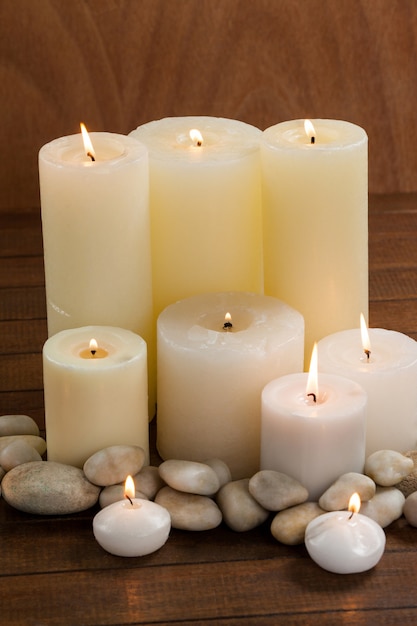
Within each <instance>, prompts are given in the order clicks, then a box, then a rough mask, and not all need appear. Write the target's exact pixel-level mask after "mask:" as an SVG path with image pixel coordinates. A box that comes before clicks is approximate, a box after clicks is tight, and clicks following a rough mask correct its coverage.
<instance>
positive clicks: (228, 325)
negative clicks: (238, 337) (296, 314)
mask: <svg viewBox="0 0 417 626" xmlns="http://www.w3.org/2000/svg"><path fill="white" fill-rule="evenodd" d="M232 328H233V324H232V322H225V323H224V324H223V330H227V331H229V330H232Z"/></svg>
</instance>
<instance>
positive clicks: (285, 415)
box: [261, 346, 367, 500]
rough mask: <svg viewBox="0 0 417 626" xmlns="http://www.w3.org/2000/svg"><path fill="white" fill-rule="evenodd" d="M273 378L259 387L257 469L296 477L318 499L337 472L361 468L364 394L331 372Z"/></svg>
mask: <svg viewBox="0 0 417 626" xmlns="http://www.w3.org/2000/svg"><path fill="white" fill-rule="evenodd" d="M316 368H317V362H316V346H315V348H314V349H313V354H312V363H311V367H310V374H309V375H308V374H306V373H298V374H290V375H288V376H283V377H281V378H278V379H276V380H272V381H271V382H270V383H268V384H267V385H266V387H265V388H264V390H263V392H262V427H261V469H271V470H276V471H278V472H283V473H284V474H288V475H289V476H292V477H293V478H296V479H297V480H298V481H299V482H300V483H302V484H303V485H304V487H305V488H306V489H307V490H308V493H309V499H310V500H318V499H319V497H320V496H321V495H322V493H323V492H324V491H325V490H326V489H327V488H328V487H329V486H330V485H331V484H332V482H334V481H335V480H336V479H337V478H339V476H341V475H342V474H345V473H346V472H360V473H361V472H363V468H364V463H365V420H366V405H367V397H366V393H365V391H364V390H363V389H362V387H360V385H358V383H356V382H354V381H351V380H348V379H347V378H343V377H341V376H333V375H330V374H320V376H319V377H318V378H317V372H316V371H315V370H316Z"/></svg>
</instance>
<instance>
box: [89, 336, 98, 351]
mask: <svg viewBox="0 0 417 626" xmlns="http://www.w3.org/2000/svg"><path fill="white" fill-rule="evenodd" d="M89 348H90V352H91V354H92V355H94V354H95V353H96V352H97V348H98V343H97V341H96V340H95V339H90V344H89Z"/></svg>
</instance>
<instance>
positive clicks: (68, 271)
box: [39, 133, 156, 417]
mask: <svg viewBox="0 0 417 626" xmlns="http://www.w3.org/2000/svg"><path fill="white" fill-rule="evenodd" d="M90 138H91V141H92V144H93V147H94V150H95V153H96V157H95V158H96V160H95V161H94V162H93V161H91V159H90V158H89V157H88V156H87V155H86V151H85V149H84V146H83V142H82V137H81V133H80V134H77V135H72V136H69V137H61V138H59V139H55V140H54V141H51V142H50V143H48V144H46V145H45V146H43V147H42V148H41V150H40V152H39V178H40V194H41V207H42V231H43V242H44V256H45V286H46V299H47V317H48V334H49V336H51V335H53V334H55V333H56V332H59V331H61V330H65V329H68V328H75V327H79V326H87V325H89V324H100V325H106V326H116V327H121V328H126V329H128V330H131V331H132V332H135V333H137V334H139V335H140V336H142V337H143V338H144V339H145V341H146V342H147V344H148V358H149V387H150V389H149V406H150V412H151V417H153V415H154V409H155V377H156V374H155V349H156V348H155V331H154V328H153V309H152V275H151V252H150V223H149V177H148V156H147V150H146V148H145V146H143V145H141V144H140V143H139V142H138V141H136V140H135V139H133V138H132V137H125V136H123V135H116V134H113V133H90Z"/></svg>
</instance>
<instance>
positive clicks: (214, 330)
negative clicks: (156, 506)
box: [157, 292, 304, 479]
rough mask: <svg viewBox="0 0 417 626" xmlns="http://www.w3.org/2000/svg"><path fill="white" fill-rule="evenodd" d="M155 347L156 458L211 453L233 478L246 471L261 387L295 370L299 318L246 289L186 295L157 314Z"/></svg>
mask: <svg viewBox="0 0 417 626" xmlns="http://www.w3.org/2000/svg"><path fill="white" fill-rule="evenodd" d="M228 314H229V315H228ZM157 345H158V387H157V389H158V394H157V397H158V421H157V447H158V451H159V453H160V455H161V456H162V458H164V459H172V458H175V459H189V460H192V461H205V460H206V459H210V458H213V457H218V458H220V459H222V460H223V461H224V462H225V463H227V465H228V466H229V468H230V470H231V473H232V477H233V478H234V479H238V478H245V477H249V476H252V475H253V474H254V473H255V472H257V471H258V470H259V441H260V421H261V415H260V413H261V407H260V398H261V392H262V389H263V387H264V386H265V384H266V383H267V382H268V381H269V380H271V378H274V377H276V376H280V375H283V374H288V373H290V372H297V371H300V370H301V369H302V365H303V354H304V348H303V346H304V321H303V318H302V316H301V315H300V314H299V313H298V312H297V311H295V310H294V309H292V308H290V307H289V306H287V305H286V304H284V303H283V302H281V301H280V300H276V299H275V298H269V297H266V296H260V295H257V294H253V293H245V292H221V293H217V294H215V293H211V294H204V295H201V296H193V297H190V298H186V299H185V300H181V301H179V302H176V303H175V304H172V305H170V306H169V307H167V308H166V309H165V310H164V311H163V312H162V313H161V315H160V316H159V319H158V341H157Z"/></svg>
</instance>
